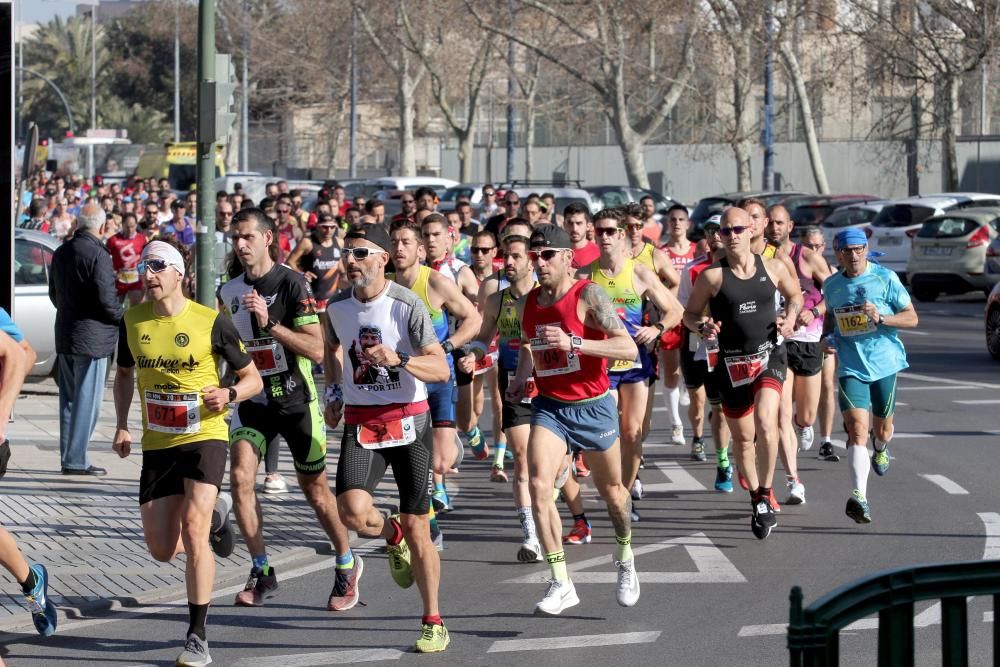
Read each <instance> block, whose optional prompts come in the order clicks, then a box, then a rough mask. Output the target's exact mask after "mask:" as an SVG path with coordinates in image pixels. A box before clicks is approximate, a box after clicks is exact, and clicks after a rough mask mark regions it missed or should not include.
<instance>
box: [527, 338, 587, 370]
mask: <svg viewBox="0 0 1000 667" xmlns="http://www.w3.org/2000/svg"><path fill="white" fill-rule="evenodd" d="M531 358H532V360H533V361H534V363H535V375H537V376H538V377H540V378H544V377H550V376H553V375H565V374H566V373H575V372H576V371H578V370H580V356H579V355H576V354H574V355H573V356H570V354H569V352H565V351H563V350H560V349H559V348H558V347H557V346H555V345H549V344H548V343H544V342H542V339H541V338H532V339H531Z"/></svg>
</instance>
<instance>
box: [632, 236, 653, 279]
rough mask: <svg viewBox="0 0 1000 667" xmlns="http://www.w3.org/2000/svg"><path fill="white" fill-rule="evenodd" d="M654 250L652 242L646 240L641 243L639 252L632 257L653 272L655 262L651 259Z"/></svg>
mask: <svg viewBox="0 0 1000 667" xmlns="http://www.w3.org/2000/svg"><path fill="white" fill-rule="evenodd" d="M654 250H656V248H655V247H654V246H653V244H652V243H649V242H648V241H647V242H646V243H645V244H643V246H642V250H640V251H639V254H638V255H636V256H635V257H633V258H632V259H633V260H635V261H636V262H639V263H640V264H645V265H646V266H648V267H649V268H650V269H652V270H653V272H654V273H655V272H656V262H654V261H653V251H654Z"/></svg>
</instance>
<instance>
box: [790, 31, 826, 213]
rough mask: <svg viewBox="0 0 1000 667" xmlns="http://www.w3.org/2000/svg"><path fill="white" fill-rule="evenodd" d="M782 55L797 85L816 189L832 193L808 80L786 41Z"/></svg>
mask: <svg viewBox="0 0 1000 667" xmlns="http://www.w3.org/2000/svg"><path fill="white" fill-rule="evenodd" d="M778 50H779V51H780V52H781V57H782V58H784V59H785V66H786V67H788V76H789V78H791V80H792V85H793V86H795V97H797V98H798V100H799V114H800V115H801V116H802V129H803V130H804V131H805V135H806V151H807V152H808V153H809V164H810V166H811V167H812V172H813V180H815V181H816V190H817V191H818V192H819V193H820V194H821V195H825V194H829V193H830V184H829V183H828V182H827V180H826V169H825V168H824V167H823V156H822V155H820V152H819V142H818V141H817V140H816V125H815V124H814V123H813V113H812V104H811V103H810V101H809V93H808V91H807V90H806V82H805V79H804V78H803V77H802V69H801V68H800V67H799V61H798V59H797V58H796V57H795V53H794V52H793V51H792V49H791V47H790V46H789V45H788V44H787V43H786V42H784V41H782V42H780V43H779V44H778Z"/></svg>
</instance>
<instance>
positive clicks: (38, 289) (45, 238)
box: [13, 228, 59, 380]
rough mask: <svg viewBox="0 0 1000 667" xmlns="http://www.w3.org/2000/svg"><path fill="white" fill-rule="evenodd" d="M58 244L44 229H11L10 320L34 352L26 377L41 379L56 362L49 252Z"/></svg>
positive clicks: (50, 253) (54, 318) (50, 371)
mask: <svg viewBox="0 0 1000 667" xmlns="http://www.w3.org/2000/svg"><path fill="white" fill-rule="evenodd" d="M57 247H59V242H58V241H57V240H56V239H55V237H53V236H51V235H50V234H45V233H44V232H35V231H29V230H26V229H19V228H15V229H14V313H13V316H14V322H16V323H17V326H18V327H19V328H20V329H21V331H23V332H24V336H25V338H27V339H28V342H29V343H31V346H32V347H33V348H34V349H35V353H36V354H37V355H38V359H37V360H36V361H35V367H34V368H33V369H32V370H31V372H30V373H29V374H28V376H29V379H33V380H41V379H43V378H45V377H48V376H49V375H51V374H52V371H53V370H54V369H55V365H56V335H55V325H56V307H55V306H53V305H52V302H51V301H50V300H49V276H50V273H51V269H52V253H54V252H55V251H56V248H57Z"/></svg>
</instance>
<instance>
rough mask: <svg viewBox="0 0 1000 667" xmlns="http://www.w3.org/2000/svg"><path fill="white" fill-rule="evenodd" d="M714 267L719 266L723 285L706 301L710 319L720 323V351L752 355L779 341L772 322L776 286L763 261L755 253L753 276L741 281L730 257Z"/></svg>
mask: <svg viewBox="0 0 1000 667" xmlns="http://www.w3.org/2000/svg"><path fill="white" fill-rule="evenodd" d="M714 266H719V267H721V268H722V287H721V288H720V289H719V293H718V294H716V295H715V296H713V297H712V298H711V300H710V301H709V310H710V311H711V313H712V319H713V320H715V321H716V322H719V323H720V324H721V331H720V332H719V350H720V352H721V353H722V354H723V355H727V356H733V355H743V354H754V353H757V352H761V351H764V350H767V349H769V348H770V347H771V346H772V345H774V344H775V343H777V341H778V325H777V324H776V322H775V319H776V317H775V303H774V299H775V287H774V283H773V282H771V278H770V276H768V275H767V270H766V269H765V268H764V260H763V259H762V258H761V257H760V255H754V267H755V271H754V273H753V276H751V277H750V278H747V279H746V280H743V279H741V278H738V277H736V275H735V274H733V269H732V267H730V266H729V259H728V258H726V257H723V258H722V259H721V260H719V261H718V262H716V264H715V265H714Z"/></svg>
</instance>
